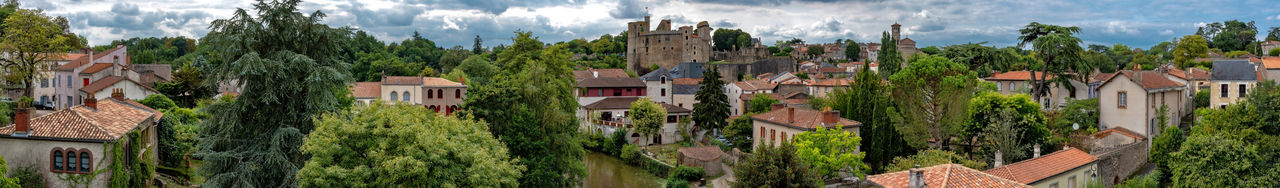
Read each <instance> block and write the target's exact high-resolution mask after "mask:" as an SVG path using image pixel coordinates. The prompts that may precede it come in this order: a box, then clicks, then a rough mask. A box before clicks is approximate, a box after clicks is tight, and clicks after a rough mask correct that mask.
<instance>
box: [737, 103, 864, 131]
mask: <svg viewBox="0 0 1280 188" xmlns="http://www.w3.org/2000/svg"><path fill="white" fill-rule="evenodd" d="M789 111H794V112H789ZM822 113H823V112H822V111H818V110H811V109H805V108H795V107H784V108H782V109H778V110H773V111H769V112H765V113H761V114H756V115H754V116H751V119H753V120H759V121H766V122H770V123H774V124H779V125H783V126H787V127H791V128H796V129H803V130H816V129H817V128H818V127H819V126H821V127H825V128H835V127H836V125H837V124H839V125H844V126H845V127H861V126H862V123H861V122H858V121H854V120H849V119H845V118H841V117H836V122H837V123H823V122H822V115H823V114H822ZM789 114H791V115H794V116H795V117H788V116H790V115H789Z"/></svg>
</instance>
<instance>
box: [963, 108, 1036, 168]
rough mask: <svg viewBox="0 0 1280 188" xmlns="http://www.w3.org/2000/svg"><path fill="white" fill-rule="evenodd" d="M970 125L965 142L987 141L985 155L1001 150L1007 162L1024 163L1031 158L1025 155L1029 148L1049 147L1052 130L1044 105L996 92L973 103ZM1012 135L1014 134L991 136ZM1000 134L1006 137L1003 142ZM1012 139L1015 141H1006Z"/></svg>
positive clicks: (967, 127) (965, 134)
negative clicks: (975, 139)
mask: <svg viewBox="0 0 1280 188" xmlns="http://www.w3.org/2000/svg"><path fill="white" fill-rule="evenodd" d="M968 112H969V113H968V114H969V124H968V125H967V126H965V129H964V130H965V131H964V134H963V135H964V136H965V137H963V138H965V139H964V140H966V141H967V140H971V139H968V138H975V137H977V138H978V139H979V140H984V142H983V143H981V144H974V145H983V146H984V148H986V149H985V152H986V153H988V154H990V153H992V152H994V150H993V149H999V150H1001V151H1002V153H1003V154H1004V158H1003V159H1004V160H1005V161H1021V160H1023V159H1027V158H1030V157H1029V156H1027V155H1024V154H1025V153H1026V152H1025V151H1026V150H1027V148H1031V147H1032V146H1033V145H1035V144H1040V145H1044V146H1049V145H1050V144H1049V142H1048V141H1049V137H1050V133H1049V129H1048V127H1046V125H1045V122H1046V121H1047V118H1046V117H1045V114H1044V111H1041V108H1040V104H1037V103H1036V102H1035V101H1032V100H1031V97H1029V96H1027V95H1026V94H1015V95H1012V96H1006V95H1002V94H1000V93H996V92H991V91H987V92H981V93H979V94H978V95H977V96H974V97H973V99H970V104H969V109H968ZM993 130H996V131H1008V130H1012V131H1013V132H1012V135H1008V134H1009V133H1010V132H991V131H993ZM1000 134H1006V135H1004V136H1005V137H1003V138H1001V137H1000ZM1008 138H1012V139H1014V140H1004V139H1008Z"/></svg>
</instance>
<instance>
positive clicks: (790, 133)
mask: <svg viewBox="0 0 1280 188" xmlns="http://www.w3.org/2000/svg"><path fill="white" fill-rule="evenodd" d="M760 130H764V135H763V136H761V134H760V133H761V132H760ZM844 131H845V132H852V133H853V134H854V135H859V133H858V127H844ZM802 132H805V131H804V130H799V129H792V128H790V127H786V126H782V125H778V124H774V123H770V122H765V121H760V120H754V119H753V120H751V134H752V138H753V139H752V142H751V147H753V148H754V147H759V146H760V145H761V144H766V143H769V144H773V145H774V146H777V145H781V144H782V142H783V141H784V139H783V135H786V139H785V141H788V142H790V141H792V140H795V138H796V135H798V134H800V133H802ZM859 136H861V135H859ZM858 150H860V149H858Z"/></svg>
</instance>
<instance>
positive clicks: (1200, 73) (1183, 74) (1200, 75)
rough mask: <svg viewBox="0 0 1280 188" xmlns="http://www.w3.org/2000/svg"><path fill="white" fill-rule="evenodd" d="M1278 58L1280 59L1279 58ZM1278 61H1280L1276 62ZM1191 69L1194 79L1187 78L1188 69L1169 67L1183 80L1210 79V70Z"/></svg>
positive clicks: (1171, 72) (1172, 72)
mask: <svg viewBox="0 0 1280 188" xmlns="http://www.w3.org/2000/svg"><path fill="white" fill-rule="evenodd" d="M1277 60H1280V59H1277ZM1276 63H1280V62H1276ZM1277 68H1280V67H1277ZM1190 70H1191V78H1192V79H1187V71H1183V70H1182V69H1169V75H1173V76H1174V77H1178V78H1181V79H1183V80H1209V76H1210V73H1209V71H1206V70H1203V69H1200V68H1190Z"/></svg>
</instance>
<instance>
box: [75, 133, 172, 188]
mask: <svg viewBox="0 0 1280 188" xmlns="http://www.w3.org/2000/svg"><path fill="white" fill-rule="evenodd" d="M142 135H143V134H142V132H141V131H139V130H134V131H129V133H128V135H127V136H128V140H125V141H126V142H116V143H111V144H110V145H111V148H112V150H111V151H112V152H111V155H112V157H111V164H110V166H108V167H107V169H110V171H111V179H110V187H120V188H123V187H143V186H146V185H147V184H149V183H150V182H148V181H150V180H151V177H153V176H154V175H155V172H156V169H155V162H154V161H151V155H152V151H150V150H143V148H144V147H143V145H142V144H143V139H144V138H143V137H142ZM126 144H127V145H129V146H127V147H126V146H124V145H126ZM129 158H132V159H129ZM95 176H96V173H95ZM90 179H92V178H90Z"/></svg>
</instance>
